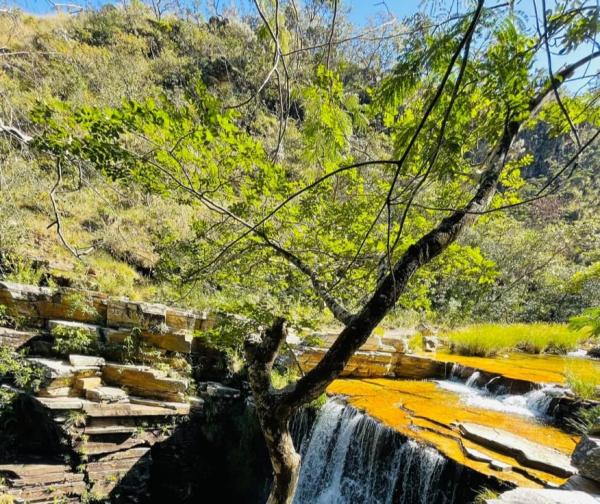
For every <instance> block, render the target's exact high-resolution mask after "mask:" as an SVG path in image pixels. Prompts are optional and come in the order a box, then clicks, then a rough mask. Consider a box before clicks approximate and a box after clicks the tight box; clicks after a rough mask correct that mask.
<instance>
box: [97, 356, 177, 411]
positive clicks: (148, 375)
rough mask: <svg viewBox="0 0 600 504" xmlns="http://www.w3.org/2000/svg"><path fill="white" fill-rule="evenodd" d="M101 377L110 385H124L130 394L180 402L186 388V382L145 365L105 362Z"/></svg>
mask: <svg viewBox="0 0 600 504" xmlns="http://www.w3.org/2000/svg"><path fill="white" fill-rule="evenodd" d="M102 379H103V381H104V382H105V383H108V384H110V385H118V386H121V387H125V388H126V389H127V390H128V391H129V392H130V393H131V394H132V395H139V396H142V397H150V398H158V399H164V400H167V401H174V402H181V401H183V399H184V393H185V391H186V390H187V382H186V381H185V380H182V379H180V378H169V377H167V376H165V374H164V373H162V372H160V371H158V370H156V369H152V368H149V367H147V366H134V365H125V364H112V363H109V364H106V365H105V366H104V367H103V369H102Z"/></svg>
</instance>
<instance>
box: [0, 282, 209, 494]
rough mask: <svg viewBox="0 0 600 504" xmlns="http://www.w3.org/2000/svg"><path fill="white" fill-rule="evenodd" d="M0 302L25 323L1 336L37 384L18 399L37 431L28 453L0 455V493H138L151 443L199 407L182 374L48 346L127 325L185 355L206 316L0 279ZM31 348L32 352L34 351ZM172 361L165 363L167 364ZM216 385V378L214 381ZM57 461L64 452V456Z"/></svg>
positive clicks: (122, 338)
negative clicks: (61, 338)
mask: <svg viewBox="0 0 600 504" xmlns="http://www.w3.org/2000/svg"><path fill="white" fill-rule="evenodd" d="M0 304H1V305H4V306H5V307H6V308H7V310H8V313H9V314H10V316H11V317H12V319H13V320H15V321H18V323H19V325H20V326H25V327H26V329H19V330H17V329H14V328H1V329H0V344H2V345H6V346H8V347H9V348H11V349H13V350H17V349H20V348H23V347H28V350H29V355H30V356H29V357H27V360H28V361H29V363H30V365H32V366H33V368H35V369H37V370H38V374H39V375H40V376H41V380H42V383H41V385H40V387H39V389H38V390H37V391H36V392H35V394H34V395H30V394H23V395H22V397H21V407H20V410H21V411H22V415H21V420H22V421H23V422H24V423H25V424H28V425H24V428H25V429H26V430H31V432H32V433H35V435H33V436H32V437H33V438H35V437H37V436H39V437H40V441H39V442H38V445H39V446H38V449H37V451H36V453H37V452H40V453H43V454H42V455H40V454H38V455H31V454H27V453H23V454H20V455H19V457H20V458H18V459H14V457H12V458H10V459H9V458H7V457H4V456H3V454H0V477H1V478H2V479H1V481H2V482H3V483H2V484H3V487H2V489H0V495H9V496H11V497H12V498H14V499H17V502H31V503H54V502H57V500H59V499H62V500H60V502H63V501H64V502H79V501H80V498H81V496H83V495H84V494H85V495H89V496H92V497H94V498H103V497H105V496H107V495H109V494H111V495H112V494H114V492H118V493H119V494H120V495H126V496H127V499H130V500H128V502H129V501H141V500H142V499H143V498H144V496H146V494H147V492H148V485H147V483H148V478H149V475H150V471H149V466H150V465H151V463H152V460H151V448H152V446H153V445H154V444H156V443H158V442H162V441H165V440H166V439H167V438H168V437H169V435H170V433H171V431H172V430H173V429H174V428H175V426H176V425H177V423H178V422H179V419H183V418H185V417H186V416H187V415H189V414H190V412H191V411H192V410H200V409H201V408H202V404H203V401H202V399H197V398H193V397H191V398H190V397H189V396H188V388H189V378H184V377H181V376H178V375H177V374H173V372H172V371H171V370H169V374H168V375H167V373H166V372H164V371H160V370H158V369H155V368H152V367H150V366H146V365H137V364H129V363H122V362H107V359H105V358H103V357H100V356H97V355H78V354H75V353H71V354H68V355H64V356H63V357H62V358H61V357H56V355H55V354H56V352H55V351H53V350H50V348H51V345H52V344H53V341H55V336H54V335H55V334H57V333H60V332H61V331H62V333H63V334H66V335H67V337H70V335H71V334H73V331H76V333H77V334H84V335H87V337H89V338H90V339H91V341H94V342H97V343H98V344H97V345H95V346H96V347H98V348H100V347H101V346H102V345H106V346H110V345H112V347H113V348H114V347H115V345H116V347H119V346H120V345H121V346H122V345H123V344H125V343H127V341H126V338H128V337H129V336H131V335H132V331H135V334H136V336H137V337H139V338H140V339H141V341H143V342H144V343H145V344H146V346H147V347H148V348H152V349H154V350H155V351H157V352H158V353H159V355H162V356H164V358H167V359H168V358H171V357H172V356H177V355H183V356H185V355H186V354H189V353H191V352H192V350H193V342H194V338H193V336H194V333H195V332H197V331H202V330H205V329H207V328H209V327H211V325H212V324H213V323H214V320H213V319H212V318H210V317H209V316H208V315H207V314H206V313H199V312H191V311H185V310H180V309H175V308H171V307H167V306H164V305H160V304H149V303H138V302H133V301H130V300H127V299H111V298H109V297H107V296H104V295H102V294H99V293H96V292H81V291H73V290H70V289H50V288H45V287H32V286H27V285H19V284H13V283H10V282H0ZM36 354H37V355H36ZM169 369H170V368H169ZM213 388H215V389H217V388H218V387H217V385H213ZM64 460H69V463H67V464H65V463H64Z"/></svg>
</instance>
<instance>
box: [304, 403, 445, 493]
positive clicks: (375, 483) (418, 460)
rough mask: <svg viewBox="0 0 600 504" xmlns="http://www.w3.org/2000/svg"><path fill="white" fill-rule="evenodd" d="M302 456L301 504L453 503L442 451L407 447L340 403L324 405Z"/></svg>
mask: <svg viewBox="0 0 600 504" xmlns="http://www.w3.org/2000/svg"><path fill="white" fill-rule="evenodd" d="M300 452H301V453H302V455H303V457H302V468H301V471H300V479H299V483H298V489H297V491H296V497H295V500H294V503H295V504H359V503H365V504H367V503H368V504H436V503H444V504H450V503H451V502H452V498H451V497H447V496H446V495H444V492H443V490H442V489H441V486H442V485H441V481H440V477H441V474H442V471H443V469H444V466H445V464H446V461H445V459H444V458H443V457H442V456H441V455H440V454H439V453H438V452H437V451H435V450H433V449H432V448H428V447H425V446H423V445H419V444H417V443H415V442H414V441H410V440H409V441H405V442H403V441H402V440H401V438H400V436H398V435H396V434H395V433H393V432H392V431H391V430H390V429H388V428H386V427H384V426H382V425H381V424H379V423H378V422H376V421H375V420H373V419H372V418H370V417H368V416H366V415H364V414H362V413H360V412H358V411H357V410H355V409H354V408H352V407H350V406H346V405H344V404H341V403H339V402H338V401H335V400H330V401H329V402H327V403H326V404H325V406H323V408H322V409H321V411H320V412H319V414H318V416H317V419H316V421H315V424H314V426H313V428H312V431H311V433H309V434H307V435H305V436H304V439H303V441H302V442H301V446H300ZM444 483H447V482H444ZM444 486H446V485H444ZM446 488H447V486H446Z"/></svg>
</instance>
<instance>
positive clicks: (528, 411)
mask: <svg viewBox="0 0 600 504" xmlns="http://www.w3.org/2000/svg"><path fill="white" fill-rule="evenodd" d="M479 376H480V374H479V373H478V372H475V373H473V374H472V375H471V376H469V378H468V379H467V381H466V383H462V382H460V381H458V380H456V379H450V380H439V381H437V384H438V386H439V387H440V388H443V389H445V390H449V391H451V392H454V393H456V394H458V395H459V396H460V398H461V401H462V402H463V403H464V404H465V405H467V406H473V407H476V408H481V409H487V410H493V411H501V412H503V413H509V414H513V415H521V416H526V417H535V418H539V419H541V420H548V419H549V417H550V413H549V411H548V409H549V408H550V403H551V401H552V398H553V397H555V396H556V395H562V393H564V389H562V388H560V387H557V386H551V385H548V386H545V387H542V388H540V389H537V390H532V391H531V392H528V393H526V394H522V395H517V394H495V393H492V392H490V391H489V390H487V389H486V388H480V387H477V386H476V383H477V380H478V379H479Z"/></svg>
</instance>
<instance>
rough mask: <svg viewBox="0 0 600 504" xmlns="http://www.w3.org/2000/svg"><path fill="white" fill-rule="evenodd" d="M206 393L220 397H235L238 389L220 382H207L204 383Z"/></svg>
mask: <svg viewBox="0 0 600 504" xmlns="http://www.w3.org/2000/svg"><path fill="white" fill-rule="evenodd" d="M206 395H208V396H210V397H217V398H222V399H237V398H238V397H240V391H239V390H238V389H235V388H232V387H226V386H225V385H223V384H221V383H216V382H208V383H207V384H206Z"/></svg>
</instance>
